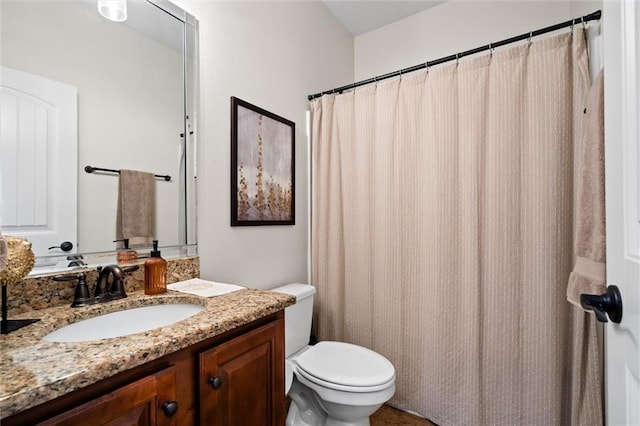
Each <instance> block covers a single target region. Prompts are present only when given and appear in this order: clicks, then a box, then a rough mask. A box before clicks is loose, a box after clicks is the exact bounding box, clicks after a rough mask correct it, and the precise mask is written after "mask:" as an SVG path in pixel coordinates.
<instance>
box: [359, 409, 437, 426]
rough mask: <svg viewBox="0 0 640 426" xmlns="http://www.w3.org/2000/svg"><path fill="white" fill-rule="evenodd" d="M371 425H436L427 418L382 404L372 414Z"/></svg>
mask: <svg viewBox="0 0 640 426" xmlns="http://www.w3.org/2000/svg"><path fill="white" fill-rule="evenodd" d="M370 421H371V426H437V425H436V424H435V423H431V422H430V421H429V420H426V419H423V418H420V417H417V416H414V415H413V414H409V413H405V412H404V411H400V410H397V409H395V408H393V407H390V406H388V405H383V406H382V407H381V408H380V409H379V410H378V411H376V412H375V413H374V414H373V416H371V419H370Z"/></svg>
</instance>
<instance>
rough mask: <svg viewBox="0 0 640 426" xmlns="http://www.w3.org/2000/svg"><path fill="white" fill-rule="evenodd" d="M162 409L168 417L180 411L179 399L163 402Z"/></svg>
mask: <svg viewBox="0 0 640 426" xmlns="http://www.w3.org/2000/svg"><path fill="white" fill-rule="evenodd" d="M162 411H164V415H165V416H167V417H171V416H173V415H174V414H175V413H177V412H178V401H165V402H164V403H163V404H162Z"/></svg>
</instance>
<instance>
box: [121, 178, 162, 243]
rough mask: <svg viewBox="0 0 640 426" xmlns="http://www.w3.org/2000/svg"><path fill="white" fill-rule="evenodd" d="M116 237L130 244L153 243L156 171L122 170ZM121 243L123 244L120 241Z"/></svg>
mask: <svg viewBox="0 0 640 426" xmlns="http://www.w3.org/2000/svg"><path fill="white" fill-rule="evenodd" d="M119 185H120V186H119V188H118V210H117V214H116V239H118V240H121V239H123V238H128V239H129V247H131V248H139V247H151V244H152V241H153V240H154V239H155V233H156V179H155V176H154V175H153V173H146V172H139V171H136V170H120V182H119ZM118 247H123V245H122V244H121V243H119V244H118Z"/></svg>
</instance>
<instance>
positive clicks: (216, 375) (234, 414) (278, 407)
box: [200, 319, 284, 426]
mask: <svg viewBox="0 0 640 426" xmlns="http://www.w3.org/2000/svg"><path fill="white" fill-rule="evenodd" d="M200 424H202V425H216V426H269V425H273V426H276V425H277V426H280V425H283V424H284V323H283V320H282V319H280V320H279V321H276V322H274V323H270V324H268V325H265V326H263V327H260V328H258V329H256V330H254V331H251V332H249V333H247V334H244V335H242V336H240V337H237V338H235V339H233V340H230V341H228V342H226V343H223V344H221V345H219V346H217V347H215V348H213V349H210V350H208V351H206V352H202V353H201V354H200Z"/></svg>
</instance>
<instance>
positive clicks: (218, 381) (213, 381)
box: [209, 376, 222, 389]
mask: <svg viewBox="0 0 640 426" xmlns="http://www.w3.org/2000/svg"><path fill="white" fill-rule="evenodd" d="M209 384H210V385H211V387H212V388H214V389H220V386H222V378H221V377H218V376H216V377H209Z"/></svg>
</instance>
